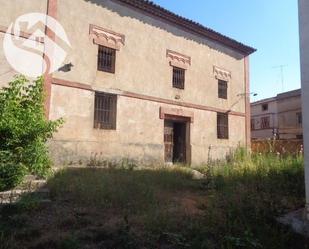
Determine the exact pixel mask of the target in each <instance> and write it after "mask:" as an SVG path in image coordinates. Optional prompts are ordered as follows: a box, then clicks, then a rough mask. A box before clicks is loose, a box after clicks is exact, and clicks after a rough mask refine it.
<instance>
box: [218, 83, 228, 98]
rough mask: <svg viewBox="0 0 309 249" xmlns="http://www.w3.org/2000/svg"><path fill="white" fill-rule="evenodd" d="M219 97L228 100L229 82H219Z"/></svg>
mask: <svg viewBox="0 0 309 249" xmlns="http://www.w3.org/2000/svg"><path fill="white" fill-rule="evenodd" d="M218 97H219V98H220V99H227V81H224V80H218Z"/></svg>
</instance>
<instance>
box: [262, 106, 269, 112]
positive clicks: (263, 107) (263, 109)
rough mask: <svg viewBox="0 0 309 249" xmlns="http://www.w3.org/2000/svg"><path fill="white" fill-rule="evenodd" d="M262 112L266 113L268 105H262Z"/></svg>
mask: <svg viewBox="0 0 309 249" xmlns="http://www.w3.org/2000/svg"><path fill="white" fill-rule="evenodd" d="M262 111H263V112H265V111H268V104H263V105H262Z"/></svg>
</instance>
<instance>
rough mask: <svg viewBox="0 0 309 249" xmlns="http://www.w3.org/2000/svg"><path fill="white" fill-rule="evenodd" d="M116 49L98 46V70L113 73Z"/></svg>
mask: <svg viewBox="0 0 309 249" xmlns="http://www.w3.org/2000/svg"><path fill="white" fill-rule="evenodd" d="M115 63H116V50H115V49H113V48H108V47H104V46H99V53H98V70H99V71H103V72H108V73H115Z"/></svg>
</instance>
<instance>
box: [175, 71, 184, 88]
mask: <svg viewBox="0 0 309 249" xmlns="http://www.w3.org/2000/svg"><path fill="white" fill-rule="evenodd" d="M173 87H175V88H179V89H185V69H182V68H178V67H173Z"/></svg>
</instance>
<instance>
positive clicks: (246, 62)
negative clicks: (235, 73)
mask: <svg viewBox="0 0 309 249" xmlns="http://www.w3.org/2000/svg"><path fill="white" fill-rule="evenodd" d="M244 78H245V82H244V83H245V93H246V94H245V113H246V118H245V119H246V121H245V126H246V148H247V150H249V151H250V150H251V124H250V123H251V117H250V115H251V110H250V74H249V56H245V57H244Z"/></svg>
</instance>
